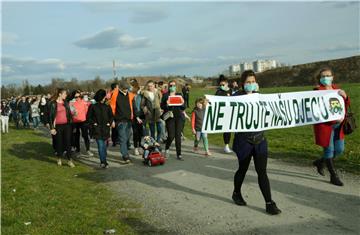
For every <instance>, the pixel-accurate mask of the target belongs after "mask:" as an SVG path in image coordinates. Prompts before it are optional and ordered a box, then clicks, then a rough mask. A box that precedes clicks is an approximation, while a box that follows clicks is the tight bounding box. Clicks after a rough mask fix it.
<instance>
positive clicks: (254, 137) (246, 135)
mask: <svg viewBox="0 0 360 235" xmlns="http://www.w3.org/2000/svg"><path fill="white" fill-rule="evenodd" d="M253 93H257V92H253ZM246 94H247V93H246V92H245V91H243V90H238V91H237V92H236V93H235V94H233V96H240V95H246ZM235 135H236V136H237V138H240V139H246V140H247V141H248V142H259V141H260V142H261V141H263V140H265V135H264V131H256V132H237V133H235ZM236 144H237V143H235V142H234V145H236ZM233 148H234V146H233Z"/></svg>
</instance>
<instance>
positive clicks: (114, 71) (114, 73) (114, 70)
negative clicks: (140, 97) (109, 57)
mask: <svg viewBox="0 0 360 235" xmlns="http://www.w3.org/2000/svg"><path fill="white" fill-rule="evenodd" d="M113 75H114V79H115V78H116V69H115V60H113Z"/></svg>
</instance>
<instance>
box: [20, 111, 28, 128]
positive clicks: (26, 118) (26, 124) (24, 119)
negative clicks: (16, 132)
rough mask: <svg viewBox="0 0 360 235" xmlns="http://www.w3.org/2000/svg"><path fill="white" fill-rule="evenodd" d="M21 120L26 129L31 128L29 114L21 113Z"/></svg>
mask: <svg viewBox="0 0 360 235" xmlns="http://www.w3.org/2000/svg"><path fill="white" fill-rule="evenodd" d="M21 119H22V122H23V124H24V127H27V126H28V127H30V123H29V112H25V113H21Z"/></svg>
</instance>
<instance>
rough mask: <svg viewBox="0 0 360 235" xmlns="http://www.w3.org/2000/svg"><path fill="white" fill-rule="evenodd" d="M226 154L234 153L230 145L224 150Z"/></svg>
mask: <svg viewBox="0 0 360 235" xmlns="http://www.w3.org/2000/svg"><path fill="white" fill-rule="evenodd" d="M224 152H225V153H232V152H233V151H232V150H231V149H230V148H229V145H228V144H227V145H225V148H224Z"/></svg>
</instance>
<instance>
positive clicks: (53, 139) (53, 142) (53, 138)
mask: <svg viewBox="0 0 360 235" xmlns="http://www.w3.org/2000/svg"><path fill="white" fill-rule="evenodd" d="M51 138H52V147H53V149H54V151H55V152H56V135H51Z"/></svg>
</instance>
